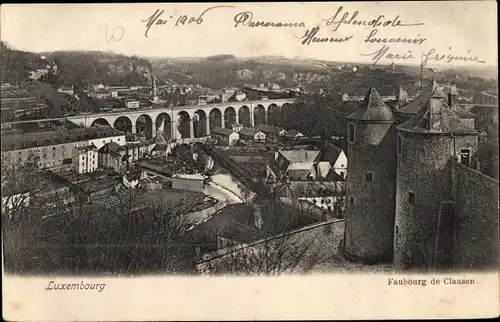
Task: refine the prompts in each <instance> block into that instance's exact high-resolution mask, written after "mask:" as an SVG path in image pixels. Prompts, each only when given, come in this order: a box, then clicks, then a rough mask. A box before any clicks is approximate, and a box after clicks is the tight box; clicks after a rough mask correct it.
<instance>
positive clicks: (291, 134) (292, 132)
mask: <svg viewBox="0 0 500 322" xmlns="http://www.w3.org/2000/svg"><path fill="white" fill-rule="evenodd" d="M297 134H302V133H300V132H299V131H295V130H290V131H287V132H286V133H285V137H287V138H294V137H296V136H297Z"/></svg>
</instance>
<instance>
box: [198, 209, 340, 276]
mask: <svg viewBox="0 0 500 322" xmlns="http://www.w3.org/2000/svg"><path fill="white" fill-rule="evenodd" d="M259 208H260V209H259V210H257V213H259V212H260V214H261V216H262V218H263V225H262V227H261V228H260V239H259V240H258V241H256V242H253V243H249V244H236V245H235V246H233V247H232V248H229V249H228V250H227V252H226V253H225V254H223V255H221V256H219V257H218V258H214V259H207V258H205V260H202V262H201V263H200V264H199V268H200V269H201V270H202V271H204V272H205V273H208V274H210V275H219V274H236V275H239V274H243V275H281V274H291V273H308V272H310V271H311V270H312V269H314V268H315V267H316V266H318V265H320V264H322V263H325V262H327V261H329V260H331V259H333V258H334V257H336V256H337V254H335V253H333V252H332V253H328V252H325V251H324V247H323V246H324V245H323V241H324V239H323V238H327V239H329V238H330V236H329V235H330V234H331V231H330V230H329V229H324V228H325V227H329V225H330V224H326V225H325V226H324V227H319V228H316V229H311V230H307V231H297V230H294V229H297V228H298V227H302V226H303V224H301V223H300V218H301V217H302V218H304V217H310V216H312V213H311V208H310V207H306V206H304V204H301V203H299V202H297V201H293V204H292V205H288V206H287V205H285V204H284V203H282V202H281V201H279V200H277V199H274V200H272V201H269V202H268V203H266V204H264V205H261V206H260V207H259Z"/></svg>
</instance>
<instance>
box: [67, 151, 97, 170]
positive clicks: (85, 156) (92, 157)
mask: <svg viewBox="0 0 500 322" xmlns="http://www.w3.org/2000/svg"><path fill="white" fill-rule="evenodd" d="M97 159H98V153H97V148H96V146H95V145H93V144H91V145H87V146H81V147H77V148H75V149H74V150H73V160H72V161H73V168H74V169H75V171H76V172H77V173H89V172H94V171H95V170H97V166H98V160H97Z"/></svg>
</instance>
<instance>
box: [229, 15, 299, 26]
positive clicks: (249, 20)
mask: <svg viewBox="0 0 500 322" xmlns="http://www.w3.org/2000/svg"><path fill="white" fill-rule="evenodd" d="M234 22H235V25H234V27H235V28H236V27H238V26H240V25H241V26H246V27H251V28H255V27H264V28H267V27H278V28H282V27H293V28H297V27H302V28H303V27H305V26H306V24H305V22H303V21H288V22H284V21H254V20H253V12H251V11H243V12H240V13H238V14H237V15H236V16H234Z"/></svg>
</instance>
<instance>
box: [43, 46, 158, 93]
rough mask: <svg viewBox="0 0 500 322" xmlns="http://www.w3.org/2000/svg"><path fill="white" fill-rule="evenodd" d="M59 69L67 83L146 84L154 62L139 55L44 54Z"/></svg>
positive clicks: (62, 52)
mask: <svg viewBox="0 0 500 322" xmlns="http://www.w3.org/2000/svg"><path fill="white" fill-rule="evenodd" d="M42 55H45V56H46V57H47V59H49V60H52V61H54V62H55V63H56V64H57V66H58V67H59V69H60V75H59V77H58V79H59V82H61V83H64V84H74V85H78V84H79V83H84V84H85V83H103V84H108V85H147V84H149V83H150V76H151V75H150V71H151V63H150V62H149V61H148V60H146V59H143V58H139V57H137V56H132V57H128V56H125V55H119V54H114V53H109V52H99V51H85V52H82V51H56V52H50V53H42Z"/></svg>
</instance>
